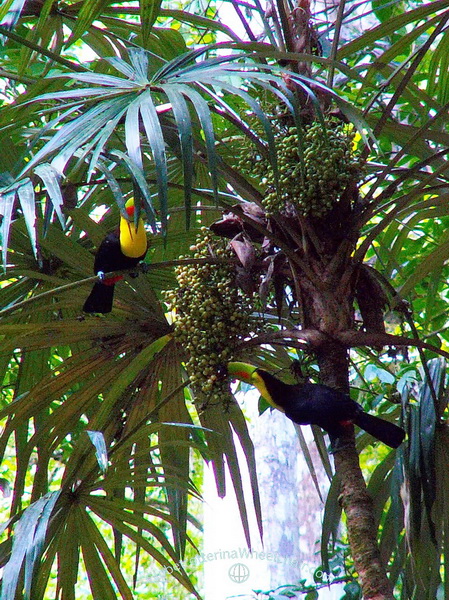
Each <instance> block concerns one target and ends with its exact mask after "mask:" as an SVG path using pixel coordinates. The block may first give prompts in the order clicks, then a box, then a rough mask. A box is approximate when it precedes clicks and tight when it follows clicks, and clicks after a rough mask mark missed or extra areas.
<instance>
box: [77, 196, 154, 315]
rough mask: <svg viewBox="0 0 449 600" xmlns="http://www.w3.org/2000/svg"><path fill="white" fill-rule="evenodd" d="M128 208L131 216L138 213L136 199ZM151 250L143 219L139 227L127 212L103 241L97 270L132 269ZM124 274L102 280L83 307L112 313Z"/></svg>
mask: <svg viewBox="0 0 449 600" xmlns="http://www.w3.org/2000/svg"><path fill="white" fill-rule="evenodd" d="M125 206H126V212H127V214H128V216H129V217H130V219H132V218H133V216H134V201H133V200H132V199H131V200H128V202H127V203H126V205H125ZM146 251H147V241H146V233H145V228H144V223H143V221H142V219H139V222H138V225H137V228H136V227H135V225H134V223H133V222H131V221H128V220H127V219H125V218H124V217H123V216H121V217H120V227H119V228H117V229H116V230H115V231H111V232H110V233H108V235H107V236H106V237H105V238H104V240H103V241H102V242H101V244H100V246H99V247H98V250H97V253H96V255H95V262H94V273H95V274H96V275H97V274H98V273H100V272H101V273H110V272H111V271H121V270H122V269H132V268H133V267H135V266H136V265H137V264H138V263H139V262H140V261H141V260H142V259H143V258H144V257H145V254H146ZM120 279H123V275H117V276H114V277H110V278H107V279H104V280H103V281H98V282H97V283H95V284H94V286H93V288H92V291H91V293H90V294H89V296H88V298H87V300H86V302H85V303H84V306H83V310H84V312H87V313H108V312H111V310H112V302H113V299H114V286H115V283H116V282H117V281H119V280H120Z"/></svg>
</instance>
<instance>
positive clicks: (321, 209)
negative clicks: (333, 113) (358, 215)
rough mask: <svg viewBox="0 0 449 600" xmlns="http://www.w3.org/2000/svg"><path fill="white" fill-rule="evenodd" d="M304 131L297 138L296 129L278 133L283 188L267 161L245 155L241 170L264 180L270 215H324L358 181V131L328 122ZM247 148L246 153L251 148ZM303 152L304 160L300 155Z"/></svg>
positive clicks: (280, 175) (278, 161)
mask: <svg viewBox="0 0 449 600" xmlns="http://www.w3.org/2000/svg"><path fill="white" fill-rule="evenodd" d="M325 125H326V126H325V128H323V124H322V123H321V122H315V123H314V124H312V125H310V126H309V127H305V128H304V130H303V131H302V132H301V139H300V138H299V136H298V131H297V128H296V127H290V128H288V129H286V128H284V129H283V128H280V127H278V128H277V130H275V139H276V148H277V163H278V170H279V185H278V188H277V189H276V185H275V176H274V171H273V167H272V165H271V162H270V161H269V159H268V157H263V156H261V155H255V154H254V152H252V153H251V152H247V151H246V152H245V155H244V156H242V158H241V160H240V167H241V168H242V170H243V171H246V172H247V173H248V174H250V175H251V176H253V177H254V176H255V177H257V178H259V181H261V182H262V184H263V185H264V187H265V194H264V200H263V204H264V208H265V210H266V212H267V214H270V213H271V214H273V213H275V212H283V211H285V210H286V209H287V208H288V206H289V205H290V206H292V207H295V208H296V210H297V211H298V213H299V214H301V215H302V216H305V217H309V216H310V217H322V216H324V215H325V214H326V213H327V212H328V211H329V210H330V209H332V208H333V207H334V206H335V205H336V204H337V203H338V202H339V200H340V199H341V195H342V193H343V191H344V190H345V188H346V186H347V184H348V183H349V182H350V181H354V180H355V181H359V180H360V178H361V176H362V169H361V165H360V160H359V158H358V157H357V156H356V155H355V153H354V151H353V142H354V135H355V133H354V131H353V129H352V128H351V127H350V126H348V125H345V124H344V123H341V122H339V121H335V120H331V119H328V120H326V121H325ZM246 150H247V149H246ZM301 154H302V161H301V159H300V156H301Z"/></svg>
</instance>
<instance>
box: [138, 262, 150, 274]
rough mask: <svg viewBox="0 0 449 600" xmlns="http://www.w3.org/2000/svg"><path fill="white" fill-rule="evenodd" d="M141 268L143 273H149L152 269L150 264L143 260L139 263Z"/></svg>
mask: <svg viewBox="0 0 449 600" xmlns="http://www.w3.org/2000/svg"><path fill="white" fill-rule="evenodd" d="M139 269H140V272H141V273H148V271H149V270H150V265H149V264H148V263H145V262H141V263H139Z"/></svg>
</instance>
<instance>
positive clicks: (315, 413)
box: [228, 362, 405, 448]
mask: <svg viewBox="0 0 449 600" xmlns="http://www.w3.org/2000/svg"><path fill="white" fill-rule="evenodd" d="M228 373H229V375H230V376H231V377H233V378H235V379H240V380H241V381H245V382H246V383H249V384H251V385H254V386H255V387H256V388H257V389H258V390H259V392H260V393H261V395H262V396H263V397H264V398H265V399H266V400H267V402H269V403H270V404H271V406H273V407H274V408H277V409H278V410H280V411H282V412H283V413H285V415H286V416H287V417H288V418H289V419H291V420H292V421H293V422H294V423H297V424H298V425H319V426H320V427H321V428H322V429H324V431H326V432H327V433H328V434H329V437H330V439H331V443H332V446H334V447H335V441H336V440H338V438H340V437H341V436H342V435H343V434H344V433H345V431H346V428H347V427H348V425H351V424H353V423H354V424H355V425H358V426H359V427H360V428H361V429H364V430H365V431H367V432H368V433H369V434H371V435H372V436H373V437H375V438H377V439H378V440H380V441H381V442H383V443H384V444H387V446H391V448H397V447H398V446H399V445H400V444H401V442H402V441H403V439H404V437H405V431H404V430H403V429H402V428H401V427H398V426H397V425H394V424H393V423H390V422H389V421H385V420H384V419H380V418H379V417H374V416H373V415H370V414H368V413H366V412H364V410H363V409H362V407H361V406H360V404H358V403H357V402H354V400H351V398H350V397H349V396H348V395H347V394H344V393H343V392H340V391H338V390H335V389H333V388H331V387H329V386H327V385H321V384H316V383H304V384H295V385H289V384H287V383H284V382H283V381H280V380H279V379H277V378H276V377H274V376H273V375H271V374H270V373H268V372H267V371H264V370H263V369H258V368H257V367H255V366H254V365H249V364H247V363H241V362H230V363H228Z"/></svg>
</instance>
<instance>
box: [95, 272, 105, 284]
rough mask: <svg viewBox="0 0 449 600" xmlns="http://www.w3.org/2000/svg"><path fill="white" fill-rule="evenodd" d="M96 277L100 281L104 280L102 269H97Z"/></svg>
mask: <svg viewBox="0 0 449 600" xmlns="http://www.w3.org/2000/svg"><path fill="white" fill-rule="evenodd" d="M97 277H98V279H99V280H100V281H101V282H103V281H104V279H105V272H104V271H98V273H97Z"/></svg>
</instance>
